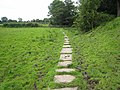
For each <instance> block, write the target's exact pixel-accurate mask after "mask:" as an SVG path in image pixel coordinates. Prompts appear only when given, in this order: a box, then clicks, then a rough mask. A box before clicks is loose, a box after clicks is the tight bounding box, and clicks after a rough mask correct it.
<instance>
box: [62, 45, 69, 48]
mask: <svg viewBox="0 0 120 90" xmlns="http://www.w3.org/2000/svg"><path fill="white" fill-rule="evenodd" d="M63 48H71V45H63Z"/></svg>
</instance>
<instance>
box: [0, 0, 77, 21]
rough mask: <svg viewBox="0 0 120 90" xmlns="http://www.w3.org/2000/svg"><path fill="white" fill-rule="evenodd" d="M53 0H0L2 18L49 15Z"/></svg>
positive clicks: (37, 17) (26, 18)
mask: <svg viewBox="0 0 120 90" xmlns="http://www.w3.org/2000/svg"><path fill="white" fill-rule="evenodd" d="M52 1H53V0H0V19H1V17H3V16H6V17H8V19H15V20H18V18H19V17H20V18H22V19H23V20H32V19H43V18H46V17H47V15H48V6H49V5H50V3H51V2H52ZM72 1H78V0H72Z"/></svg>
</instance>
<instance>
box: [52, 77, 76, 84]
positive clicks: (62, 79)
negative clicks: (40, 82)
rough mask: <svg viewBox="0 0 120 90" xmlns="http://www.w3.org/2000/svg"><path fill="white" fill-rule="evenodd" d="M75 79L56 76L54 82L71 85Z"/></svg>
mask: <svg viewBox="0 0 120 90" xmlns="http://www.w3.org/2000/svg"><path fill="white" fill-rule="evenodd" d="M74 79H75V76H72V75H55V77H54V80H55V82H56V83H70V82H72V81H73V80H74Z"/></svg>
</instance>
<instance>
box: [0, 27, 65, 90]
mask: <svg viewBox="0 0 120 90" xmlns="http://www.w3.org/2000/svg"><path fill="white" fill-rule="evenodd" d="M62 45H63V34H62V32H61V31H60V29H57V28H0V90H33V89H34V90H36V88H37V89H38V90H43V89H44V88H47V86H48V84H49V81H51V80H53V77H54V74H55V72H54V69H55V68H56V66H57V62H58V60H59V55H60V50H61V48H62Z"/></svg>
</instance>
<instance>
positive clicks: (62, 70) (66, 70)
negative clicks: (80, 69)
mask: <svg viewBox="0 0 120 90" xmlns="http://www.w3.org/2000/svg"><path fill="white" fill-rule="evenodd" d="M74 71H75V69H69V68H62V69H57V70H56V72H74Z"/></svg>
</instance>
